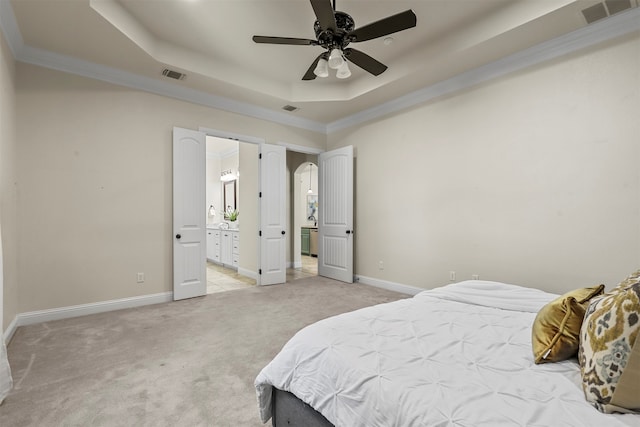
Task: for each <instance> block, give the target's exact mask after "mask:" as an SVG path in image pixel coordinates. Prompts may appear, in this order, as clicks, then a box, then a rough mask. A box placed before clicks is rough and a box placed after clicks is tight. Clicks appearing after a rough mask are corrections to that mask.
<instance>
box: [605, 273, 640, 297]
mask: <svg viewBox="0 0 640 427" xmlns="http://www.w3.org/2000/svg"><path fill="white" fill-rule="evenodd" d="M636 283H640V270H638V271H636V272H635V273H633V274H632V275H630V276H629V277H627V278H626V279H624V280H623V281H622V282H620V284H618V286H616V287H615V288H613V289H612V290H611V292H609V293H613V292H618V291H624V290H626V289H628V288H630V287H631V286H633V285H635V284H636Z"/></svg>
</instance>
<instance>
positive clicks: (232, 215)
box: [224, 208, 240, 228]
mask: <svg viewBox="0 0 640 427" xmlns="http://www.w3.org/2000/svg"><path fill="white" fill-rule="evenodd" d="M238 215H240V211H238V210H237V209H231V208H228V209H227V210H226V212H225V213H224V219H226V220H227V221H229V222H231V227H232V228H237V224H236V221H237V220H238Z"/></svg>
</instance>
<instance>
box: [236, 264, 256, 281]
mask: <svg viewBox="0 0 640 427" xmlns="http://www.w3.org/2000/svg"><path fill="white" fill-rule="evenodd" d="M238 274H242V275H243V276H246V277H248V278H250V279H253V280H258V274H257V273H256V272H255V271H251V270H247V269H246V268H240V267H238Z"/></svg>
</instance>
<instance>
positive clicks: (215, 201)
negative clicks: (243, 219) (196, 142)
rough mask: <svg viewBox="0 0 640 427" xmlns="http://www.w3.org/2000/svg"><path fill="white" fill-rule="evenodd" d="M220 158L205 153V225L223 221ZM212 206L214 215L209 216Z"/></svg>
mask: <svg viewBox="0 0 640 427" xmlns="http://www.w3.org/2000/svg"><path fill="white" fill-rule="evenodd" d="M221 171H222V169H221V168H220V157H219V156H215V155H210V154H209V153H207V197H206V199H207V223H208V224H217V223H219V222H221V221H222V220H223V219H224V214H223V205H222V185H221V184H220V172H221ZM210 206H213V207H214V210H215V215H214V216H211V215H209V207H210Z"/></svg>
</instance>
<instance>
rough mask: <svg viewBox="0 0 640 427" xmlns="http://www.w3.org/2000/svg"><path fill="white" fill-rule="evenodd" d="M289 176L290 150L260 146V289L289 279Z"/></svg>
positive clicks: (273, 146) (272, 146) (274, 146)
mask: <svg viewBox="0 0 640 427" xmlns="http://www.w3.org/2000/svg"><path fill="white" fill-rule="evenodd" d="M286 173H287V170H286V149H285V148H284V147H280V146H277V145H269V144H260V267H259V268H260V274H259V278H260V280H259V284H260V285H274V284H276V283H284V282H285V281H286V278H287V266H286V260H285V256H286V241H287V239H286V236H285V233H286V229H287V227H286Z"/></svg>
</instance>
